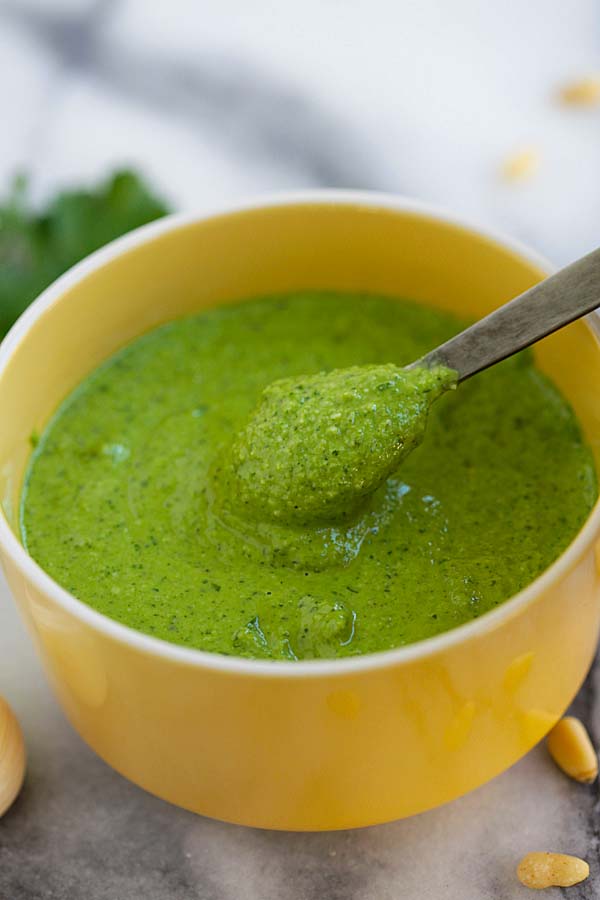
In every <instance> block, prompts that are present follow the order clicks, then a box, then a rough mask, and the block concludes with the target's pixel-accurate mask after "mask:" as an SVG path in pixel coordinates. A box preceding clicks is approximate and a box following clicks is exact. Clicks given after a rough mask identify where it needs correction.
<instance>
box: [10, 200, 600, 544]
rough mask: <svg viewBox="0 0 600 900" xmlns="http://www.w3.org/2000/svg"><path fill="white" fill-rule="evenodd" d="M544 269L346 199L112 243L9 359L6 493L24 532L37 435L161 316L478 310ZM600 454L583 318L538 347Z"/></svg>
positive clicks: (595, 367)
mask: <svg viewBox="0 0 600 900" xmlns="http://www.w3.org/2000/svg"><path fill="white" fill-rule="evenodd" d="M544 274H545V273H544V272H543V270H542V269H541V268H540V267H539V264H537V263H536V262H534V261H532V260H530V259H527V258H526V257H525V256H522V255H520V254H519V253H517V252H516V251H515V250H513V249H511V248H509V247H507V246H504V245H502V244H500V243H498V242H496V241H495V240H493V239H490V238H488V237H485V236H482V235H481V234H478V233H476V232H474V231H471V230H469V229H467V228H464V227H461V226H457V225H456V224H453V223H452V222H449V221H444V220H440V219H437V218H435V217H433V216H431V215H428V214H426V213H422V212H417V211H414V210H410V209H402V208H399V209H395V208H382V207H377V206H375V205H368V204H367V205H363V204H359V203H349V202H342V201H341V200H340V201H339V202H323V203H314V202H310V203H301V202H298V203H295V204H292V205H275V206H272V207H266V208H264V207H263V208H258V209H254V208H253V209H247V210H243V211H240V212H235V213H231V214H225V215H220V216H217V217H214V218H211V219H207V220H204V221H191V222H186V221H177V220H176V221H174V222H169V221H165V222H163V223H159V224H158V226H151V228H150V229H149V230H146V231H145V232H143V233H142V234H141V235H139V236H134V237H133V238H126V239H125V240H124V241H123V242H120V243H119V242H118V243H117V245H116V246H113V247H111V248H108V249H106V250H104V251H101V252H100V254H98V255H97V256H96V257H95V258H94V259H93V260H92V261H91V262H87V263H84V264H83V265H82V266H81V267H79V268H78V269H76V270H75V271H74V272H72V273H70V274H68V275H67V276H65V278H64V279H62V280H61V282H59V283H58V284H57V285H55V286H54V287H53V288H51V289H49V291H48V292H46V294H45V295H44V297H42V299H41V300H40V301H38V304H37V305H36V306H35V308H34V309H32V310H30V312H29V313H28V314H26V318H25V319H24V320H22V322H21V326H18V327H17V330H16V331H15V332H13V334H12V336H11V338H9V340H8V341H7V342H6V344H5V345H4V348H3V349H4V355H3V356H2V357H1V360H2V361H0V409H2V411H3V427H2V429H1V432H0V497H1V498H2V508H3V510H4V513H5V515H6V517H7V519H8V521H9V523H10V525H11V527H12V528H13V530H14V531H15V532H16V531H17V526H18V521H17V520H18V515H17V511H18V496H19V491H20V486H21V482H22V477H23V472H24V468H25V465H26V461H27V458H28V456H29V454H30V452H31V441H30V438H31V435H32V433H33V432H39V431H40V430H41V429H43V427H44V425H45V423H46V422H47V420H48V418H49V417H50V415H51V414H52V413H53V412H54V410H55V409H56V407H57V405H58V403H59V402H60V401H61V400H62V398H63V397H64V396H65V395H66V394H67V393H68V392H69V391H70V390H71V389H72V388H73V387H74V386H75V385H76V384H77V383H78V382H79V381H80V380H81V379H82V377H84V376H85V375H86V374H87V373H88V372H90V371H91V370H92V369H93V368H94V367H95V366H97V365H98V364H99V363H100V362H101V361H102V360H103V359H105V358H106V357H107V356H109V355H110V354H111V353H113V352H114V351H115V350H117V349H118V348H119V347H121V346H123V345H124V344H125V343H127V342H128V341H130V340H132V339H133V338H135V337H137V336H138V335H140V334H142V333H143V332H145V331H147V330H148V329H150V328H152V327H154V326H156V325H158V324H159V323H161V322H164V321H167V320H169V319H173V318H176V317H179V316H183V315H187V314H190V313H193V312H196V311H198V310H201V309H202V308H205V307H209V306H213V305H216V304H222V303H228V302H231V301H235V300H239V299H242V298H244V297H251V296H255V295H258V294H265V293H271V292H278V291H286V290H293V289H302V288H321V289H323V288H329V289H336V290H344V289H346V290H368V291H374V292H381V293H386V294H391V295H398V296H404V297H410V298H413V299H415V300H417V301H421V302H424V303H429V304H432V305H434V306H438V307H441V308H445V309H450V310H452V311H455V312H457V313H459V314H461V315H466V316H471V317H480V316H482V315H484V314H486V313H488V312H489V311H491V310H492V309H494V308H495V307H497V306H498V305H500V304H501V303H503V302H505V301H506V300H508V299H509V298H510V297H512V296H514V295H515V294H518V293H519V292H521V291H523V290H525V289H526V288H528V287H530V286H531V285H532V284H533V283H535V282H536V281H538V280H539V279H540V278H541V277H543V275H544ZM535 352H536V357H537V360H538V364H539V365H540V367H541V368H542V369H543V370H544V371H545V372H546V373H548V374H549V375H550V376H551V378H552V379H553V380H554V381H555V383H556V384H558V386H559V387H560V388H561V390H562V391H563V393H564V394H565V395H566V396H567V398H568V399H569V400H570V402H571V403H572V405H573V406H574V408H575V410H576V412H577V414H578V416H579V418H580V421H581V423H582V425H583V428H584V431H585V433H586V436H587V439H588V441H589V442H590V443H591V445H592V447H593V450H594V453H595V456H596V460H597V461H598V459H599V454H600V402H599V400H598V391H597V389H596V387H595V386H596V385H597V384H598V383H599V382H600V352H599V347H598V342H597V340H596V338H595V335H594V333H593V331H592V329H591V328H590V327H589V326H588V325H586V324H585V323H584V322H577V323H575V324H574V325H571V326H569V327H568V328H566V329H563V331H561V332H560V333H559V334H557V335H554V336H552V337H551V338H548V339H546V340H545V341H543V342H542V343H540V344H539V345H538V346H537V347H536V351H535Z"/></svg>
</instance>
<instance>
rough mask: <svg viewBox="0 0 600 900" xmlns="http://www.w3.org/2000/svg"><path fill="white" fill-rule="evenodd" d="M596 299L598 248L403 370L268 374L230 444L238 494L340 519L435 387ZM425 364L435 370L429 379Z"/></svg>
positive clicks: (270, 510) (412, 428)
mask: <svg viewBox="0 0 600 900" xmlns="http://www.w3.org/2000/svg"><path fill="white" fill-rule="evenodd" d="M597 306H600V249H598V250H595V251H594V252H593V253H590V254H589V255H588V256H585V257H584V258H583V259H580V260H578V261H577V262H575V263H573V264H572V265H570V266H567V268H566V269H562V270H561V271H560V272H557V273H556V275H552V276H551V277H550V278H547V279H546V280H545V281H543V282H541V283H540V284H538V285H536V286H535V287H532V288H530V290H528V291H525V293H524V294H521V295H520V296H519V297H516V298H515V299H514V300H511V301H510V302H509V303H507V304H506V305H505V306H501V307H500V308H499V309H497V310H496V311H495V312H493V313H491V314H490V315H489V316H486V318H484V319H481V320H480V321H479V322H477V323H476V324H475V325H472V326H471V327H470V328H467V329H466V330H465V331H463V332H461V333H460V334H458V335H457V336H456V337H453V338H452V339H451V340H449V341H446V343H445V344H442V345H441V346H440V347H437V348H436V349H435V350H432V351H431V352H430V353H428V354H427V355H426V356H423V357H421V359H419V360H417V361H416V362H413V363H412V364H411V365H410V366H407V367H405V368H404V369H401V368H399V367H397V366H394V365H388V366H385V365H384V366H362V367H352V368H349V369H338V370H334V371H332V372H320V373H318V374H316V375H311V376H300V377H296V378H286V379H282V380H280V381H277V382H274V383H273V384H272V385H270V386H269V387H268V388H267V389H266V390H265V391H264V392H263V394H262V397H261V399H260V401H259V404H258V406H257V408H256V409H255V411H254V413H253V415H252V416H251V417H250V419H249V421H248V423H247V425H246V428H245V430H244V431H243V432H242V433H241V434H240V435H239V436H238V439H237V441H236V442H235V444H234V451H233V457H234V463H233V469H234V472H235V477H236V490H235V493H236V495H237V496H238V500H239V502H240V503H241V504H242V506H243V507H244V508H245V509H246V510H253V515H254V516H255V517H263V518H265V517H270V518H272V519H274V520H276V521H278V522H279V521H289V522H299V523H300V524H303V525H305V524H306V523H308V522H317V521H333V520H342V519H344V520H345V519H348V518H349V517H350V516H351V515H354V514H355V513H356V511H357V510H358V509H359V508H361V507H362V505H364V502H365V498H367V497H369V496H370V495H371V494H373V493H374V491H376V490H377V488H378V487H379V486H380V485H381V484H383V482H384V481H385V480H386V479H387V478H388V477H389V476H390V475H391V474H392V473H393V472H394V471H396V469H397V468H398V466H399V465H400V463H401V462H402V461H403V459H404V458H405V457H406V456H407V455H408V453H410V452H412V450H413V449H414V448H415V447H416V446H417V445H418V444H419V443H420V442H421V440H422V439H423V437H424V434H425V427H426V424H427V415H428V410H429V407H430V406H431V404H432V403H433V402H434V401H435V400H436V399H437V398H438V397H439V396H441V395H442V394H443V393H444V391H446V390H449V389H450V388H453V387H455V386H456V383H457V381H459V382H460V381H464V380H465V379H466V378H470V376H471V375H475V373H476V372H480V371H481V370H482V369H486V368H487V367H488V366H492V365H494V364H495V363H497V362H500V361H501V360H503V359H505V358H506V357H507V356H512V354H513V353H517V352H518V351H519V350H522V349H523V348H524V347H527V346H529V344H533V343H534V342H535V341H538V340H540V338H543V337H545V336H546V335H548V334H551V333H552V332H553V331H556V330H557V329H559V328H562V327H563V326H564V325H568V324H569V322H572V321H573V320H574V319H578V318H580V317H581V316H583V315H585V314H586V313H589V312H590V311H591V310H593V309H595V308H596V307H597ZM427 369H431V370H436V369H439V372H438V374H437V380H436V374H435V372H433V371H432V372H430V373H428V372H426V370H427ZM426 375H431V377H432V380H431V379H428V378H426V377H425V378H424V376H426Z"/></svg>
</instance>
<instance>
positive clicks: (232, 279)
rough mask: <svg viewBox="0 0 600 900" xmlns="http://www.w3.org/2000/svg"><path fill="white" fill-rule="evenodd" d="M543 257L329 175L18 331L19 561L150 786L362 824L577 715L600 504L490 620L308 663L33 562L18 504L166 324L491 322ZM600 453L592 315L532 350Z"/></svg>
mask: <svg viewBox="0 0 600 900" xmlns="http://www.w3.org/2000/svg"><path fill="white" fill-rule="evenodd" d="M547 271H548V268H547V265H546V264H545V263H544V262H543V261H541V260H539V259H538V258H536V257H535V256H534V254H532V253H531V252H529V251H527V250H526V249H525V248H522V247H520V246H518V245H516V244H515V243H513V242H510V241H507V240H506V239H504V238H499V237H496V236H494V235H489V234H487V233H485V232H482V231H480V230H477V229H473V228H470V227H468V226H465V225H463V224H462V223H460V222H457V221H455V220H454V219H452V218H450V217H449V216H447V215H445V214H442V213H440V212H439V211H436V210H434V209H431V208H429V207H427V206H425V205H422V204H417V203H413V202H411V201H407V200H402V199H398V198H393V197H387V196H385V195H377V194H357V193H344V192H314V193H307V194H298V195H291V196H289V197H280V198H279V197H278V198H274V199H272V200H265V201H264V202H262V203H257V204H249V205H247V206H242V207H238V208H236V209H233V210H231V211H228V212H225V213H220V214H217V215H214V216H209V217H197V218H195V217H172V218H169V219H166V220H163V221H161V222H159V223H156V224H153V225H150V226H146V227H145V228H142V229H140V230H139V231H137V232H134V233H133V234H132V235H130V236H127V237H125V238H122V239H121V240H119V241H117V242H115V243H114V244H111V245H110V246H109V247H107V248H105V249H104V250H101V251H99V252H98V253H97V254H94V256H92V257H90V258H89V259H88V260H86V261H84V262H83V263H81V264H80V265H78V266H76V267H75V268H74V269H73V270H71V272H69V273H67V274H66V275H65V276H63V278H61V279H60V280H59V281H58V282H56V284H54V285H53V286H52V287H51V288H49V289H48V290H47V291H46V292H45V293H44V294H43V295H42V297H40V299H39V300H38V301H37V302H36V303H35V304H33V306H32V307H31V308H30V309H29V310H28V311H27V312H26V313H25V315H24V316H23V317H22V318H21V319H20V320H19V322H18V323H17V324H16V325H15V327H14V328H13V330H12V331H11V333H10V335H9V336H8V337H7V339H6V340H5V342H4V343H3V345H2V347H1V348H0V410H2V417H3V418H2V428H1V429H0V496H1V497H2V499H3V504H2V506H3V512H4V515H3V516H2V517H0V555H1V556H2V559H3V562H4V566H5V569H6V572H7V576H8V580H9V583H10V586H11V588H12V591H13V593H14V596H15V598H16V600H17V603H18V605H19V607H20V609H21V612H22V614H23V616H24V617H25V619H26V622H27V624H28V626H29V629H30V631H31V634H32V636H33V638H34V640H35V642H36V645H37V647H38V650H39V653H40V655H41V657H42V660H43V662H44V664H45V667H46V670H47V672H48V676H49V678H50V680H51V682H52V684H53V686H54V689H55V691H56V693H57V696H58V697H59V699H60V702H61V704H62V706H63V708H64V710H65V712H66V714H67V716H68V718H69V719H70V721H71V722H72V724H73V725H74V727H75V728H76V729H77V731H78V732H79V734H80V735H81V736H82V737H83V739H84V740H86V741H87V743H88V744H90V746H91V747H92V748H93V749H94V750H95V751H96V752H97V753H98V754H99V755H100V756H101V757H102V758H103V759H105V760H106V761H107V762H108V763H109V764H110V765H112V766H113V767H114V768H115V769H117V770H118V771H119V772H121V773H122V774H123V775H125V776H126V777H128V778H130V779H131V780H132V781H134V782H136V783H137V784H139V785H141V786H142V787H144V788H145V789H147V790H149V791H151V792H152V793H154V794H157V795H158V796H160V797H163V798H164V799H166V800H169V801H171V802H173V803H176V804H178V805H180V806H183V807H186V808H188V809H191V810H194V811H195V812H198V813H202V814H204V815H209V816H213V817H216V818H219V819H225V820H228V821H232V822H237V823H242V824H247V825H254V826H260V827H265V828H281V829H302V830H313V829H315V830H316V829H331V828H349V827H355V826H362V825H370V824H374V823H378V822H383V821H387V820H391V819H395V818H399V817H402V816H408V815H411V814H413V813H417V812H421V811H423V810H426V809H429V808H431V807H434V806H437V805H439V804H440V803H444V802H446V801H448V800H451V799H453V798H454V797H457V796H459V795H461V794H463V793H465V792H466V791H469V790H471V789H473V788H475V787H477V786H478V785H480V784H482V783H483V782H485V781H487V780H488V779H490V778H492V777H493V776H494V775H496V774H498V773H499V772H501V771H503V770H504V769H506V768H508V767H509V766H510V765H512V763H514V762H515V761H516V760H517V759H518V758H519V757H521V756H522V755H523V754H524V753H526V752H527V750H529V749H530V747H532V746H533V745H534V744H535V743H536V742H537V741H538V740H539V739H540V738H541V737H543V735H544V734H545V733H546V732H547V731H549V729H550V728H551V727H552V726H553V725H554V724H555V723H556V721H557V720H558V718H559V717H560V716H561V715H562V713H563V712H564V710H565V709H566V707H567V706H568V704H569V703H570V701H571V699H572V698H573V696H574V694H575V693H576V691H577V689H578V687H579V685H580V684H581V682H582V680H583V678H584V677H585V673H586V672H587V669H588V667H589V665H590V663H591V660H592V657H593V653H594V649H595V645H596V640H597V634H598V626H599V621H600V602H599V599H598V598H599V594H598V586H599V585H598V572H597V568H596V562H595V545H596V542H597V539H598V535H599V533H600V506H599V505H598V504H597V505H596V507H595V508H594V510H593V511H592V513H591V515H590V516H589V518H588V520H587V522H586V524H585V525H584V527H583V529H582V530H581V532H580V533H579V535H578V536H577V537H576V539H575V540H574V541H573V542H572V543H571V545H570V546H569V548H568V549H567V550H566V552H565V553H563V555H562V556H561V557H560V558H559V559H558V560H557V561H556V562H555V563H554V564H553V565H552V566H551V567H550V568H549V569H548V570H547V571H546V572H545V573H544V574H543V575H542V576H540V577H539V578H538V579H537V580H536V581H535V582H533V584H531V585H530V586H529V587H527V588H526V589H525V590H524V591H522V592H521V593H520V594H518V595H517V596H516V597H514V598H512V599H511V600H509V601H507V602H506V603H504V604H503V605H502V606H500V607H499V608H498V609H496V610H494V611H493V612H491V613H488V614H486V615H484V616H482V617H481V618H480V619H478V620H475V621H473V622H470V623H468V624H466V625H463V626H461V627H459V628H457V629H454V630H453V631H450V632H447V633H445V634H442V635H440V636H438V637H435V638H431V639H430V640H427V641H423V642H421V643H418V644H414V645H411V646H407V647H403V648H399V649H397V650H391V651H387V652H384V653H377V654H373V655H369V656H364V657H358V658H354V659H346V660H331V661H327V660H320V661H305V662H296V663H286V662H264V661H252V660H245V659H237V658H232V657H224V656H217V655H214V654H209V653H205V652H202V651H194V650H190V649H186V648H183V647H178V646H176V645H173V644H168V643H166V642H163V641H160V640H157V639H155V638H152V637H149V636H147V635H144V634H141V633H139V632H136V631H133V630H132V629H130V628H127V627H126V626H123V625H121V624H119V623H117V622H115V621H113V620H111V619H109V618H107V617H105V616H103V615H101V614H100V613H97V612H95V611H94V610H93V609H91V608H90V607H88V606H86V605H85V604H83V603H81V602H79V601H78V600H76V599H75V598H74V597H73V596H71V595H70V594H69V593H68V592H67V591H65V590H64V589H63V588H61V587H59V586H58V585H57V584H56V583H55V582H54V581H53V580H52V579H51V578H50V577H49V576H48V575H46V574H45V573H44V572H43V571H42V570H41V569H40V568H39V567H38V566H37V565H36V563H35V562H34V561H33V560H32V559H31V558H30V557H29V556H28V554H27V553H26V551H25V550H24V548H23V547H22V545H21V543H20V541H19V538H18V521H17V519H18V512H17V511H18V499H19V491H20V485H21V480H22V476H23V471H24V467H25V464H26V461H27V457H28V455H29V452H30V435H31V434H32V432H39V431H40V430H41V429H42V428H43V427H44V425H45V423H46V422H47V420H48V418H49V416H50V415H51V414H52V412H53V411H54V409H55V408H56V406H57V405H58V403H59V402H60V400H61V399H62V398H63V397H64V396H65V394H67V393H68V391H69V390H71V389H72V388H73V387H74V386H75V385H76V384H77V383H78V382H79V381H80V380H81V379H82V378H83V377H84V376H85V375H86V374H87V373H89V372H90V371H91V370H92V369H93V368H94V367H95V366H96V365H98V364H99V363H100V362H101V361H102V360H104V359H105V358H106V357H107V356H109V355H110V354H111V353H112V352H113V351H115V350H117V349H118V348H119V347H121V346H122V345H123V344H124V343H126V342H128V341H130V340H132V339H133V338H135V337H137V336H138V335H140V334H142V333H143V332H145V331H147V330H148V329H150V328H152V327H154V326H155V325H158V324H159V323H162V322H164V321H167V320H169V319H172V318H176V317H178V316H181V315H186V314H189V313H192V312H196V311H199V310H201V309H203V308H207V307H209V306H214V305H216V304H222V303H227V302H228V301H232V300H237V299H240V298H243V297H249V296H253V295H261V294H268V293H273V292H281V291H286V290H294V289H299V288H316V289H326V288H330V289H337V290H349V291H357V290H370V291H374V292H378V293H386V294H390V295H396V296H407V297H411V298H414V299H415V300H417V301H422V302H425V303H430V304H432V305H434V306H439V307H442V308H445V309H448V310H451V311H453V312H456V313H458V314H459V315H461V316H463V317H464V316H468V317H473V318H475V317H480V316H482V315H484V314H486V313H488V312H489V311H490V310H492V309H493V308H495V307H496V306H498V305H500V304H501V303H503V302H504V301H506V300H507V299H508V298H510V297H511V296H515V295H517V294H518V293H520V292H521V291H523V290H525V289H526V288H528V287H530V286H531V285H532V284H533V283H534V282H535V281H537V280H539V278H541V277H543V275H544V274H547ZM535 355H536V358H537V361H538V364H539V366H540V367H541V368H542V369H543V370H544V371H546V372H547V373H548V374H549V375H550V376H551V377H552V379H553V380H554V381H555V383H556V384H557V385H558V386H559V388H560V389H561V390H562V392H563V393H564V394H565V396H566V397H567V398H568V400H569V401H570V402H571V404H572V405H573V407H574V409H575V411H576V413H577V415H578V417H579V419H580V422H581V424H582V427H583V430H584V432H585V435H586V438H587V440H588V442H589V444H590V445H591V446H592V448H593V449H594V452H595V454H596V462H597V464H599V463H600V401H599V399H598V395H597V391H596V390H595V387H594V386H595V385H596V384H597V383H598V382H599V381H600V346H599V344H598V341H597V339H596V336H595V334H594V331H593V329H592V327H591V326H590V325H589V324H588V323H586V322H583V321H581V322H576V323H574V324H573V325H571V326H569V327H568V328H567V329H564V330H563V331H561V332H560V333H558V334H556V335H554V336H552V337H551V338H548V339H546V340H545V341H543V342H542V343H541V344H540V345H539V346H538V347H537V348H536V350H535Z"/></svg>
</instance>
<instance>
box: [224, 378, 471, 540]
mask: <svg viewBox="0 0 600 900" xmlns="http://www.w3.org/2000/svg"><path fill="white" fill-rule="evenodd" d="M455 384H456V377H455V374H454V373H453V372H452V371H451V370H450V369H446V368H444V367H442V366H437V367H435V368H434V369H426V368H415V369H400V368H398V366H395V365H393V364H391V363H388V364H387V365H370V366H352V367H350V368H347V369H334V370H333V371H331V372H319V373H318V374H317V375H306V376H300V377H295V378H282V379H279V380H278V381H274V382H273V383H272V384H270V385H269V386H268V387H266V388H265V390H264V391H263V393H262V396H261V398H260V401H259V404H258V407H257V409H256V410H255V411H254V413H253V415H252V416H251V418H250V421H249V422H248V424H247V425H246V427H245V429H244V430H243V432H242V434H241V435H240V436H239V438H238V440H237V441H236V442H235V444H234V448H233V454H232V455H233V461H232V462H233V472H234V475H235V479H234V494H235V502H236V503H238V504H240V506H241V515H243V516H244V517H245V518H248V519H252V518H259V519H264V518H265V517H266V518H270V519H274V520H275V521H276V522H299V523H302V524H306V525H309V524H311V523H314V522H322V521H329V522H330V521H339V520H341V519H343V520H347V519H348V518H349V517H351V516H353V515H354V514H355V513H356V512H358V510H359V509H360V506H361V504H362V503H363V502H364V501H365V499H366V498H368V497H369V496H370V495H371V494H373V492H374V491H375V490H377V488H378V487H380V485H381V484H383V482H384V481H385V480H386V479H387V478H389V476H390V475H392V474H393V473H394V472H395V471H396V470H397V469H398V467H399V466H400V463H401V462H402V460H403V459H404V458H405V457H406V456H408V454H409V453H410V452H411V451H412V450H414V449H415V447H417V446H418V445H419V444H420V443H421V441H422V440H423V437H424V435H425V427H426V424H427V414H428V412H429V407H430V406H431V404H432V403H433V401H434V400H436V399H437V398H438V397H439V396H440V395H441V394H442V393H443V392H444V390H447V389H448V388H449V387H451V386H454V385H455Z"/></svg>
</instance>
